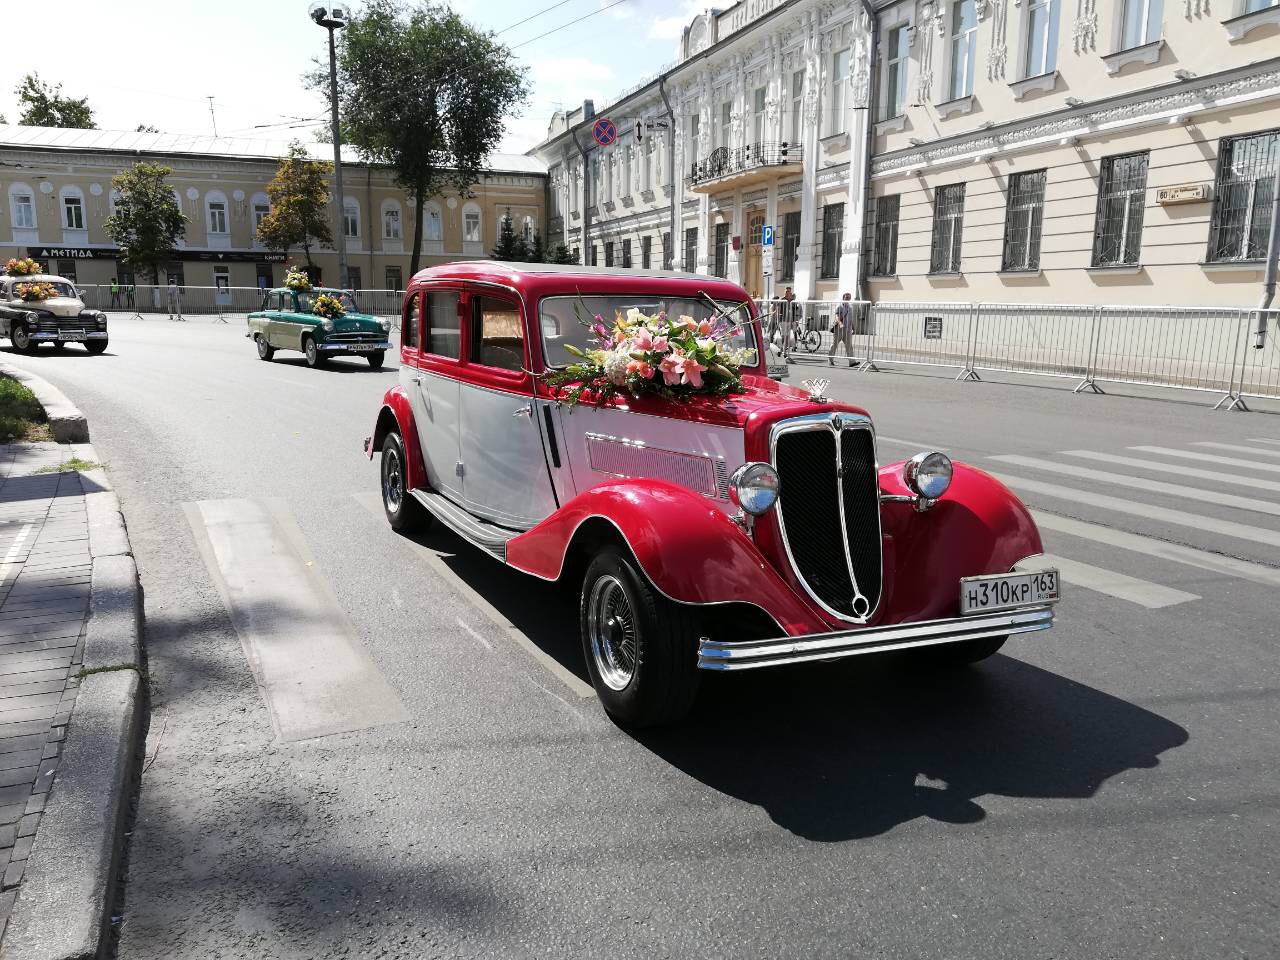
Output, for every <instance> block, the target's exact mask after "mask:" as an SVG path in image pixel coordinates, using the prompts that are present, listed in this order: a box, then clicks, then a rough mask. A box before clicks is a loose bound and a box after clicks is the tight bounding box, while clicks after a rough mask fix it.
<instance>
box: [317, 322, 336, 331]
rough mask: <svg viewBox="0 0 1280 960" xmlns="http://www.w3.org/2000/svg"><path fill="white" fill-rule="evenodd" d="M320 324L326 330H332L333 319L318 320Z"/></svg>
mask: <svg viewBox="0 0 1280 960" xmlns="http://www.w3.org/2000/svg"><path fill="white" fill-rule="evenodd" d="M320 326H322V327H324V329H325V330H326V331H329V330H332V329H333V321H332V320H322V321H321V322H320Z"/></svg>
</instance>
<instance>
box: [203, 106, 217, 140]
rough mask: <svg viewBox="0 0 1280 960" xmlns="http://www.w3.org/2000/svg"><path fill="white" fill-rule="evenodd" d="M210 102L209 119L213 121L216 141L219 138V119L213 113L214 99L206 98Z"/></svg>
mask: <svg viewBox="0 0 1280 960" xmlns="http://www.w3.org/2000/svg"><path fill="white" fill-rule="evenodd" d="M205 99H206V100H208V101H209V119H210V120H212V121H213V136H214V139H215V140H216V139H217V137H218V118H217V117H216V116H214V113H213V97H205Z"/></svg>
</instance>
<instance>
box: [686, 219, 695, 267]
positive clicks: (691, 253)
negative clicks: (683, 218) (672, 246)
mask: <svg viewBox="0 0 1280 960" xmlns="http://www.w3.org/2000/svg"><path fill="white" fill-rule="evenodd" d="M684 268H685V270H687V271H688V272H689V273H693V271H694V270H696V269H698V228H697V227H685V228H684Z"/></svg>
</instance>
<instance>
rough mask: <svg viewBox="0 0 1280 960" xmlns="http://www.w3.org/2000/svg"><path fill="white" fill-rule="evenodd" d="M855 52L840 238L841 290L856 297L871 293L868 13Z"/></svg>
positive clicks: (863, 15) (859, 22)
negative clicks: (866, 255)
mask: <svg viewBox="0 0 1280 960" xmlns="http://www.w3.org/2000/svg"><path fill="white" fill-rule="evenodd" d="M854 29H855V31H860V32H861V36H856V37H855V40H854V43H855V46H854V55H853V56H852V57H851V58H850V66H849V80H850V90H849V117H848V120H847V122H846V129H847V130H848V131H849V190H848V195H847V197H846V198H845V203H844V235H843V236H842V238H841V242H840V280H839V284H840V292H841V293H842V294H844V293H852V294H853V295H854V297H855V299H861V298H862V297H864V296H867V295H868V294H867V292H866V291H865V290H862V289H860V288H859V286H858V280H859V276H860V274H861V264H862V246H863V241H864V240H865V236H864V226H865V224H866V222H867V210H866V203H867V200H868V197H867V193H868V191H867V189H866V186H867V176H868V174H869V173H870V159H871V158H870V157H869V156H868V155H867V132H868V131H867V125H868V124H869V123H870V122H871V71H872V69H874V65H875V57H874V53H875V51H873V50H872V49H871V36H872V31H871V22H870V20H869V19H868V18H867V15H866V13H860V14H859V15H858V18H857V24H856V26H855V28H854Z"/></svg>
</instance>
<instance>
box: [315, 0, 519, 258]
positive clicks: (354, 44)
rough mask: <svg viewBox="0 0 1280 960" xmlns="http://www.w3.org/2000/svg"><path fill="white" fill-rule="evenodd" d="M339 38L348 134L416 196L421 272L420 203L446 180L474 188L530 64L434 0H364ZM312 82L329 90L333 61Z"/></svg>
mask: <svg viewBox="0 0 1280 960" xmlns="http://www.w3.org/2000/svg"><path fill="white" fill-rule="evenodd" d="M339 44H340V45H339V50H338V66H339V71H340V78H339V84H338V109H339V115H340V121H341V128H342V136H343V140H344V142H346V143H350V144H351V145H352V146H354V147H355V148H356V150H357V151H358V152H359V153H360V154H361V156H362V157H363V158H364V159H365V160H367V161H371V162H376V163H382V164H386V165H387V166H389V167H390V168H391V169H393V170H394V171H395V174H396V179H397V182H398V183H399V184H400V186H401V187H403V188H404V189H405V191H406V192H408V194H409V195H410V197H411V198H412V200H413V205H414V228H413V252H412V255H411V258H410V271H411V272H417V269H418V264H419V261H420V260H421V256H422V239H423V221H424V204H425V203H426V201H427V199H428V198H429V197H432V196H435V195H437V194H440V193H442V192H444V191H445V190H447V189H453V190H456V191H458V192H460V193H462V194H464V195H466V194H469V192H470V188H471V187H472V185H473V184H475V183H476V182H477V181H478V180H479V179H480V177H481V176H482V174H483V172H484V168H485V165H486V163H487V159H488V156H489V154H490V153H491V152H492V151H493V150H494V149H495V148H496V147H497V145H498V143H499V141H500V140H501V139H502V135H503V133H504V132H505V129H506V122H505V121H506V119H507V118H508V117H513V116H516V115H517V112H518V109H519V107H520V106H521V105H522V104H523V103H524V101H525V99H526V97H527V96H528V84H527V79H526V71H525V69H524V68H523V67H520V66H517V65H516V64H515V63H514V62H513V60H512V58H511V51H510V50H508V49H507V48H506V47H505V46H503V45H502V44H500V43H498V42H497V41H495V40H494V39H493V37H492V35H490V34H486V33H482V32H481V31H479V30H477V29H475V28H474V27H472V26H471V25H470V24H468V23H467V22H466V21H465V20H463V19H462V18H461V17H460V16H458V15H457V14H456V13H454V12H453V11H452V10H451V9H449V8H448V7H447V6H443V5H435V4H430V3H427V4H422V5H421V6H412V7H410V6H408V5H406V4H405V3H404V2H403V0H368V2H367V3H366V4H365V7H364V10H363V12H362V13H361V14H360V16H358V17H356V18H355V19H353V20H352V21H351V23H350V24H349V25H348V26H347V28H346V29H345V30H343V31H342V33H341V34H340V40H339ZM309 82H310V84H311V86H312V87H313V88H314V89H317V90H320V91H322V92H323V93H324V95H325V96H326V98H327V97H328V95H329V82H328V71H327V69H317V70H316V71H315V72H314V73H313V74H312V75H311V76H310V77H309Z"/></svg>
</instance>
